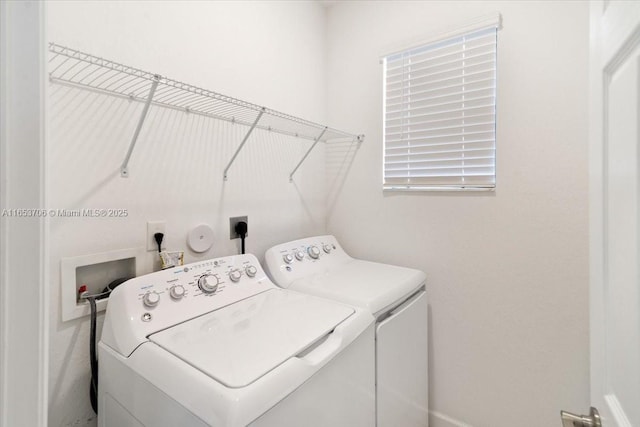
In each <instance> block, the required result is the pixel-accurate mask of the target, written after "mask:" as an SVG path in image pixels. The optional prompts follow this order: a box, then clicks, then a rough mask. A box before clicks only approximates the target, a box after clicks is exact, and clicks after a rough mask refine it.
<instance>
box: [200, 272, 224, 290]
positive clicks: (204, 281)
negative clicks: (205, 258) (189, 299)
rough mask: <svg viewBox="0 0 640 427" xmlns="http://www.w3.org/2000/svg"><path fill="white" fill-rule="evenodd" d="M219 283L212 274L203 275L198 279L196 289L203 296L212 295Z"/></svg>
mask: <svg viewBox="0 0 640 427" xmlns="http://www.w3.org/2000/svg"><path fill="white" fill-rule="evenodd" d="M219 283H220V281H219V280H218V276H214V275H213V274H203V275H202V276H200V278H199V279H198V287H199V288H200V290H201V291H202V292H204V293H205V294H212V293H214V292H215V291H217V290H218V284H219Z"/></svg>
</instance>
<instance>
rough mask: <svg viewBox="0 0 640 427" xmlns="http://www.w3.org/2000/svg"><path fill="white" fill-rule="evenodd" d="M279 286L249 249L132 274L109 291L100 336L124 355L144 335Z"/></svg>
mask: <svg viewBox="0 0 640 427" xmlns="http://www.w3.org/2000/svg"><path fill="white" fill-rule="evenodd" d="M271 289H277V287H276V286H275V285H274V284H273V283H272V282H271V281H270V280H269V279H268V278H267V276H266V274H265V272H264V270H262V268H261V267H260V263H259V262H258V259H257V258H256V257H255V256H254V255H251V254H244V255H236V256H230V257H223V258H216V259H210V260H205V261H199V262H195V263H191V264H187V265H184V266H179V267H173V268H170V269H167V270H162V271H158V272H155V273H151V274H147V275H144V276H140V277H136V278H133V279H131V280H128V281H127V282H125V283H123V284H122V285H120V286H118V287H117V288H116V289H115V290H114V291H113V292H112V293H111V295H110V296H109V304H108V306H107V314H106V317H105V321H104V326H103V329H102V338H101V341H102V342H103V343H105V344H106V345H108V346H110V347H111V348H113V349H114V350H116V351H117V352H118V353H120V354H122V355H124V356H128V355H130V354H131V353H132V352H133V350H134V349H135V348H136V347H137V346H138V345H140V344H141V343H143V342H144V341H146V340H147V336H149V335H150V334H152V333H154V332H157V331H160V330H162V329H165V328H168V327H171V326H174V325H177V324H179V323H182V322H184V321H186V320H190V319H193V318H195V317H198V316H201V315H203V314H205V313H209V312H211V311H214V310H217V309H219V308H222V307H225V306H227V305H230V304H233V303H235V302H238V301H241V300H243V299H246V298H249V297H251V296H253V295H257V294H259V293H262V292H266V291H268V290H271Z"/></svg>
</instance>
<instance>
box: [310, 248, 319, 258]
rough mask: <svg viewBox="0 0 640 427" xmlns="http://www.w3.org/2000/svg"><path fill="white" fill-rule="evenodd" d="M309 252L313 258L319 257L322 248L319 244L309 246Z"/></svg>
mask: <svg viewBox="0 0 640 427" xmlns="http://www.w3.org/2000/svg"><path fill="white" fill-rule="evenodd" d="M307 252H308V253H309V256H310V257H311V258H313V259H318V257H319V256H320V249H318V247H317V246H309V249H307Z"/></svg>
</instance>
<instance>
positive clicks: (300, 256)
mask: <svg viewBox="0 0 640 427" xmlns="http://www.w3.org/2000/svg"><path fill="white" fill-rule="evenodd" d="M303 258H304V251H301V250H297V251H296V259H297V260H298V261H302V259H303Z"/></svg>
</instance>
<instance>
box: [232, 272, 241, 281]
mask: <svg viewBox="0 0 640 427" xmlns="http://www.w3.org/2000/svg"><path fill="white" fill-rule="evenodd" d="M240 277H242V274H240V270H231V271H230V272H229V279H231V281H232V282H238V281H239V280H240Z"/></svg>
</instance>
